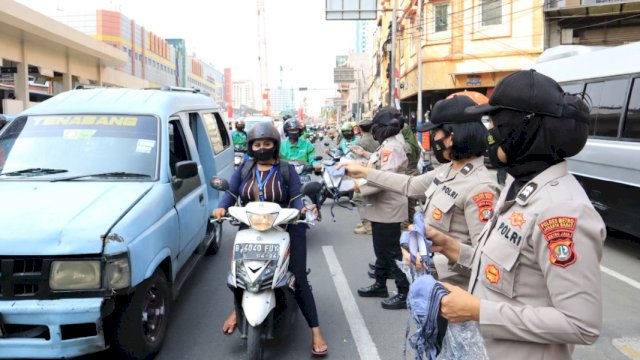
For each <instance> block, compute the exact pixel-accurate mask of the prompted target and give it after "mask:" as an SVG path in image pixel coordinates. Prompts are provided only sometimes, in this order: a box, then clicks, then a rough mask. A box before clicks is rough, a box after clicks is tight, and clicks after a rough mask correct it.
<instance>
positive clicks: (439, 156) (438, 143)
mask: <svg viewBox="0 0 640 360" xmlns="http://www.w3.org/2000/svg"><path fill="white" fill-rule="evenodd" d="M444 139H446V137H443V138H442V139H439V140H433V154H434V155H435V156H436V160H438V162H439V163H440V164H446V163H448V162H451V160H448V159H446V158H445V157H444V152H445V151H446V150H447V149H449V148H448V147H446V146H445V145H444Z"/></svg>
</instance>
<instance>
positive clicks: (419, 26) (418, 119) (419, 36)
mask: <svg viewBox="0 0 640 360" xmlns="http://www.w3.org/2000/svg"><path fill="white" fill-rule="evenodd" d="M422 26H423V24H422V0H418V113H417V114H416V122H417V124H418V125H422ZM420 140H422V135H420Z"/></svg>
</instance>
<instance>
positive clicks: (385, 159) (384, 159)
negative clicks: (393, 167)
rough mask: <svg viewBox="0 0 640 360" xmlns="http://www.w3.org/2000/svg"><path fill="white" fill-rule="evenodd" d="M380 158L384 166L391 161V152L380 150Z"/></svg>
mask: <svg viewBox="0 0 640 360" xmlns="http://www.w3.org/2000/svg"><path fill="white" fill-rule="evenodd" d="M381 154H382V156H381V157H380V161H381V162H382V164H383V165H384V164H386V163H388V162H389V161H390V160H391V154H392V151H391V150H389V149H382V152H381Z"/></svg>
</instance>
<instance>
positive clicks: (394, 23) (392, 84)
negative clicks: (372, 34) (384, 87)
mask: <svg viewBox="0 0 640 360" xmlns="http://www.w3.org/2000/svg"><path fill="white" fill-rule="evenodd" d="M391 2H393V12H392V15H391V59H390V60H389V62H390V64H391V66H390V69H389V106H393V107H395V104H394V102H395V98H394V94H395V89H396V29H397V28H398V18H397V16H396V0H391Z"/></svg>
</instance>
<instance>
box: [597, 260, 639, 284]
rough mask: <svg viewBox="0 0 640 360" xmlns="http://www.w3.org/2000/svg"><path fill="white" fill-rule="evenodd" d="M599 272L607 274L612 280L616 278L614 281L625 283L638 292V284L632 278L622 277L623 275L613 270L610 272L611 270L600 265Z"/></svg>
mask: <svg viewBox="0 0 640 360" xmlns="http://www.w3.org/2000/svg"><path fill="white" fill-rule="evenodd" d="M600 270H601V271H602V272H603V273H605V274H607V275H609V276H613V277H614V278H616V279H618V280H620V281H622V282H625V283H627V284H629V285H631V286H633V287H634V288H636V289H638V290H640V282H638V281H635V280H633V279H632V278H630V277H628V276H624V275H622V274H620V273H619V272H617V271H613V270H611V269H609V268H607V267H604V266H602V265H600Z"/></svg>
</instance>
